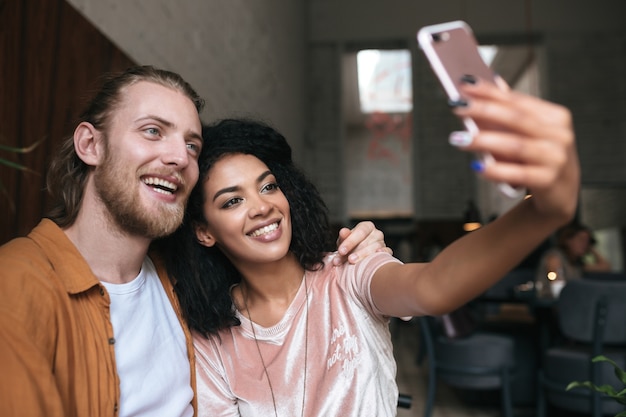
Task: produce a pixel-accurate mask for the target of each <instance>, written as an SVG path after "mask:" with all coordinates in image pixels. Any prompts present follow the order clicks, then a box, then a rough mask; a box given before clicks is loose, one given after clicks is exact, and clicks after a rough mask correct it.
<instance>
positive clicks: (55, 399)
mask: <svg viewBox="0 0 626 417" xmlns="http://www.w3.org/2000/svg"><path fill="white" fill-rule="evenodd" d="M2 298H4V297H2ZM3 301H4V300H3ZM2 306H3V307H2V308H1V309H0V369H2V377H1V378H0V415H2V416H13V417H19V416H24V417H27V416H28V417H31V416H54V417H56V416H59V417H62V416H63V415H64V410H63V406H62V402H61V397H60V395H59V392H58V390H57V388H56V384H55V380H54V377H53V375H52V367H53V365H52V364H51V363H49V361H48V360H47V359H46V358H45V355H43V354H42V353H41V351H40V350H39V349H38V348H37V346H36V343H35V341H34V340H33V338H32V337H31V335H30V334H28V332H27V331H26V329H25V328H24V327H23V326H22V323H20V322H19V320H15V318H14V317H13V315H12V314H11V312H9V311H5V309H4V306H5V304H4V303H3V302H2Z"/></svg>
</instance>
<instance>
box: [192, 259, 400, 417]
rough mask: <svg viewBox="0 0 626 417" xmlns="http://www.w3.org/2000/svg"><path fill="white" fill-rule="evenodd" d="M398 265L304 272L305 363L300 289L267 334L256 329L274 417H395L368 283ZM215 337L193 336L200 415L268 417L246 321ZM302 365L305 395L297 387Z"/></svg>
mask: <svg viewBox="0 0 626 417" xmlns="http://www.w3.org/2000/svg"><path fill="white" fill-rule="evenodd" d="M388 262H400V261H398V260H397V259H395V258H393V257H391V256H390V255H388V254H386V253H376V254H374V255H372V256H369V257H368V258H366V259H364V260H363V261H361V262H359V263H357V264H356V265H349V264H344V265H342V266H339V267H333V266H331V265H328V262H327V263H326V264H327V265H326V267H325V268H324V269H323V270H321V271H315V272H311V271H308V272H307V283H308V287H309V299H308V302H309V308H308V314H309V320H308V353H307V361H306V363H305V360H304V358H305V339H307V338H306V337H305V334H306V314H307V312H306V311H307V310H306V307H305V288H304V284H303V285H301V287H300V289H299V291H298V293H297V294H296V296H295V298H294V300H293V302H292V304H291V306H290V307H289V308H288V309H287V312H286V314H285V316H284V317H283V318H282V320H281V321H280V322H279V323H277V324H276V325H274V326H272V327H269V328H266V327H261V326H259V325H257V324H255V325H254V329H255V332H256V337H257V340H258V341H259V345H260V349H261V353H262V355H263V360H264V361H265V364H266V366H267V370H268V373H269V377H270V381H271V385H272V388H273V391H274V396H275V400H276V408H277V414H278V416H280V417H283V416H288V417H297V416H300V415H301V412H302V402H303V395H304V415H305V416H325V417H328V416H341V417H350V416H353V417H364V416H376V417H384V416H395V415H396V414H397V401H398V389H397V385H396V382H395V377H396V364H395V361H394V358H393V347H392V344H391V338H390V334H389V328H388V324H389V319H388V317H385V316H384V315H383V314H382V313H381V312H380V311H379V310H378V309H377V308H376V306H374V303H373V302H372V299H371V295H370V282H371V278H372V276H373V274H374V272H375V271H376V269H377V268H379V267H380V266H381V265H384V264H386V263H388ZM238 317H239V319H240V320H241V326H238V327H233V328H230V329H227V330H224V331H222V332H221V333H220V338H221V341H220V339H219V338H217V337H211V338H209V339H206V338H204V337H202V336H200V335H199V334H195V335H194V345H195V348H196V359H197V368H196V369H197V383H198V386H197V392H198V415H199V416H200V417H202V416H206V417H209V416H211V417H217V416H245V417H248V416H259V417H261V416H262V417H268V416H270V417H271V416H274V415H275V414H274V405H273V402H272V394H271V391H270V386H269V383H268V380H267V377H266V375H265V372H264V370H263V365H262V363H261V359H260V357H259V352H258V350H257V346H256V343H255V341H254V337H253V334H252V330H251V327H250V321H249V320H248V319H247V318H246V316H244V315H243V314H238ZM305 366H306V370H307V374H306V392H305V390H304V389H303V378H304V367H305Z"/></svg>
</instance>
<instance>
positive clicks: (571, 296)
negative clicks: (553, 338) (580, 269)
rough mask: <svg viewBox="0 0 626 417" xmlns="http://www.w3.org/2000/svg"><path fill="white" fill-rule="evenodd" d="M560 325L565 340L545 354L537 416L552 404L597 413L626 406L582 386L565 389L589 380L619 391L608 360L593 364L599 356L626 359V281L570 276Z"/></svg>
mask: <svg viewBox="0 0 626 417" xmlns="http://www.w3.org/2000/svg"><path fill="white" fill-rule="evenodd" d="M556 307H557V309H558V327H559V329H560V332H561V337H562V338H563V339H564V340H563V341H562V342H560V343H559V344H558V345H556V346H553V347H550V348H548V349H547V351H546V352H545V354H544V358H543V362H542V363H543V369H542V370H540V372H539V378H538V379H539V381H538V387H539V392H538V401H537V405H538V409H537V415H538V417H544V416H545V415H546V406H547V404H550V405H552V406H556V407H557V408H561V409H564V410H569V411H573V412H579V413H588V414H589V415H592V416H594V417H599V416H602V415H605V414H610V415H615V414H617V413H619V412H621V411H624V406H623V405H620V404H618V403H617V402H615V400H613V399H611V398H603V397H601V396H600V394H599V393H595V392H592V391H590V390H586V389H584V388H579V389H573V390H571V391H565V387H566V386H567V385H568V384H569V383H570V382H572V381H591V382H593V383H595V384H596V385H603V384H609V385H612V386H614V387H616V388H617V389H618V390H619V389H621V387H622V384H621V383H620V381H619V380H618V379H617V377H616V376H615V374H614V371H613V367H611V366H610V365H609V364H606V363H595V364H594V363H592V362H591V359H592V358H593V357H595V356H597V355H600V354H602V355H605V356H607V357H609V358H611V359H613V360H614V361H615V362H616V363H617V364H618V365H619V366H620V367H621V368H622V369H624V365H625V363H626V360H625V358H626V281H622V282H620V281H599V280H587V279H582V280H572V281H569V282H568V283H567V285H566V286H565V288H563V291H562V292H561V295H560V297H559V301H558V303H557V304H556Z"/></svg>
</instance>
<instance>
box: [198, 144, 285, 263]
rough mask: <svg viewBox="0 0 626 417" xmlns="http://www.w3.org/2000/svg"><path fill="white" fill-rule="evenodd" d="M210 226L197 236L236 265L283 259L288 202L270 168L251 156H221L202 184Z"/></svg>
mask: <svg viewBox="0 0 626 417" xmlns="http://www.w3.org/2000/svg"><path fill="white" fill-rule="evenodd" d="M203 191H204V207H203V214H204V219H205V221H206V225H205V226H199V227H198V228H196V236H197V238H198V240H199V241H200V242H201V244H203V245H205V246H214V245H217V246H218V247H219V248H220V249H221V250H222V252H224V254H225V255H226V256H227V257H228V258H229V259H230V260H231V262H233V264H234V265H235V266H241V264H242V263H243V264H257V263H268V262H272V261H276V260H279V259H282V258H283V257H284V256H285V255H286V254H287V253H288V251H289V246H290V244H291V216H290V211H289V203H288V202H287V199H286V198H285V195H284V194H283V193H282V191H281V190H280V188H279V187H278V184H277V183H276V178H275V177H274V175H273V174H272V173H271V172H270V170H269V169H268V167H267V166H266V165H265V164H264V163H263V162H262V161H261V160H259V159H258V158H256V157H255V156H252V155H244V154H234V155H228V156H225V157H223V158H222V159H220V160H218V161H217V162H216V163H215V165H213V167H212V168H211V169H210V171H209V172H208V175H207V177H206V179H205V182H204V185H203Z"/></svg>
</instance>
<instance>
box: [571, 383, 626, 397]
mask: <svg viewBox="0 0 626 417" xmlns="http://www.w3.org/2000/svg"><path fill="white" fill-rule="evenodd" d="M573 388H587V389H590V390H592V391H597V392H601V393H603V394H606V395H608V396H609V397H613V398H615V397H617V395H618V392H617V391H615V388H613V387H612V386H610V385H608V384H605V385H599V386H598V385H595V384H592V383H591V382H590V381H583V382H579V381H574V382H570V383H569V384H568V385H567V387H566V388H565V390H566V391H569V390H571V389H573Z"/></svg>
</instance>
